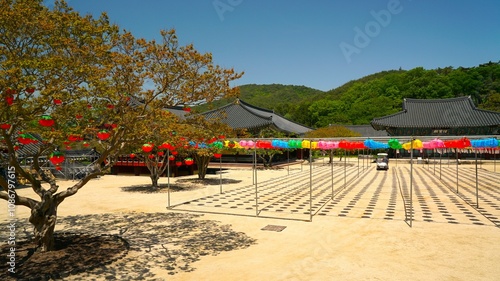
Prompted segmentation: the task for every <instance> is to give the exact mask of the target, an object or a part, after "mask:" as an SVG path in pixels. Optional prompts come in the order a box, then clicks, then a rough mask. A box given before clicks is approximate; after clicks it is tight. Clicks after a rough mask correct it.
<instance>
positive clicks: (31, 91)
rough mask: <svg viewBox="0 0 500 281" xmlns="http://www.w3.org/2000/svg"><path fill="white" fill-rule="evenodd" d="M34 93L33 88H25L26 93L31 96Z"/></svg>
mask: <svg viewBox="0 0 500 281" xmlns="http://www.w3.org/2000/svg"><path fill="white" fill-rule="evenodd" d="M34 92H35V88H26V93H28V94H33V93H34Z"/></svg>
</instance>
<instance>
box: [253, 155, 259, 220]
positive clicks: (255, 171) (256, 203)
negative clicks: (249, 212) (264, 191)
mask: <svg viewBox="0 0 500 281" xmlns="http://www.w3.org/2000/svg"><path fill="white" fill-rule="evenodd" d="M253 159H254V165H255V169H254V180H255V216H259V199H258V198H259V194H258V189H257V148H256V147H255V148H254V158H253Z"/></svg>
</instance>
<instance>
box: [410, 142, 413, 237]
mask: <svg viewBox="0 0 500 281" xmlns="http://www.w3.org/2000/svg"><path fill="white" fill-rule="evenodd" d="M412 196H413V137H412V138H411V140H410V227H412V226H413V198H412Z"/></svg>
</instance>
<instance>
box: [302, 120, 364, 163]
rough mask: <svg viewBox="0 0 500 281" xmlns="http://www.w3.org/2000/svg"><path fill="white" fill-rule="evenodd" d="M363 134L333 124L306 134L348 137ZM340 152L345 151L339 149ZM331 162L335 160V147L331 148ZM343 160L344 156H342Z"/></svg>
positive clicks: (324, 136)
mask: <svg viewBox="0 0 500 281" xmlns="http://www.w3.org/2000/svg"><path fill="white" fill-rule="evenodd" d="M360 136H361V134H360V133H357V132H354V131H352V130H349V129H348V128H346V127H344V126H340V125H332V126H328V127H323V128H319V129H316V130H313V131H310V132H307V133H306V134H305V137H306V138H339V137H341V138H343V137H345V138H347V137H360ZM338 151H339V152H342V153H343V154H344V151H342V150H340V149H338ZM329 158H330V162H329V163H332V162H333V149H330V153H329ZM340 160H342V157H341V158H340Z"/></svg>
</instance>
